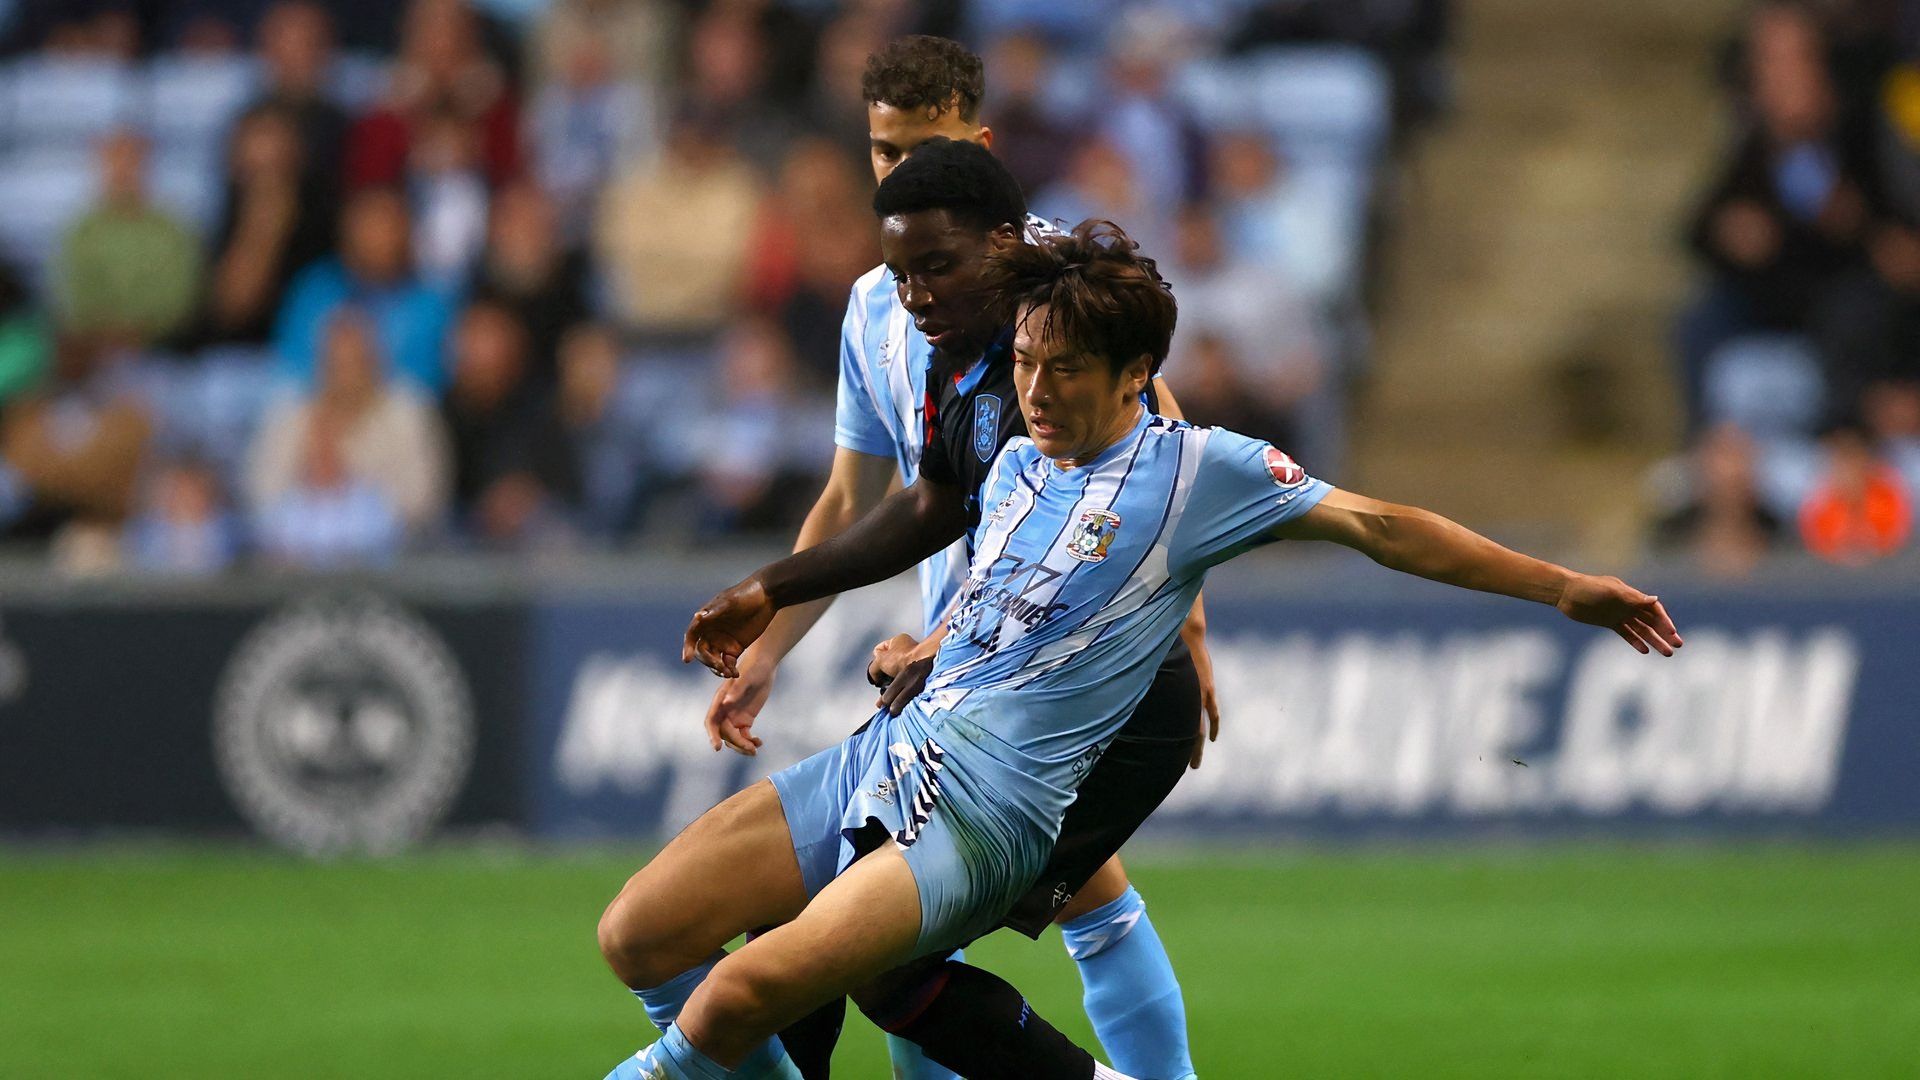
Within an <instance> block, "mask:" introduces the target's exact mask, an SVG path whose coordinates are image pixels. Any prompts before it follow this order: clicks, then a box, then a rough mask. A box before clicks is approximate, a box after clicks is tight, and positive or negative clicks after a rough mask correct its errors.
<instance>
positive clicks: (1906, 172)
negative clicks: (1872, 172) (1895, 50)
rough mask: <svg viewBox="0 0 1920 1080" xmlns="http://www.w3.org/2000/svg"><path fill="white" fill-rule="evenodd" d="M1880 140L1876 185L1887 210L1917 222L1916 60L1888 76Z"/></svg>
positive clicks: (1919, 108)
mask: <svg viewBox="0 0 1920 1080" xmlns="http://www.w3.org/2000/svg"><path fill="white" fill-rule="evenodd" d="M1883 101H1884V105H1885V114H1884V118H1883V119H1882V122H1881V123H1882V127H1881V131H1880V132H1879V136H1880V145H1879V149H1880V160H1881V174H1880V182H1881V184H1882V186H1883V187H1884V189H1885V192H1886V197H1887V200H1888V202H1889V203H1890V204H1891V207H1890V208H1891V210H1892V211H1893V213H1894V214H1895V215H1897V216H1898V217H1899V218H1901V219H1902V220H1905V221H1909V222H1915V221H1920V57H1915V58H1913V59H1910V60H1906V61H1903V62H1902V63H1901V64H1900V65H1899V66H1898V67H1895V68H1894V69H1893V70H1892V71H1891V72H1889V73H1888V75H1887V79H1886V85H1885V90H1884V91H1883Z"/></svg>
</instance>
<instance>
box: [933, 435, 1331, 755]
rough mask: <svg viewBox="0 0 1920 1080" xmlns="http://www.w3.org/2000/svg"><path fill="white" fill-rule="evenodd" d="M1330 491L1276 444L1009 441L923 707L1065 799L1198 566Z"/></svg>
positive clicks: (1235, 550) (1122, 710)
mask: <svg viewBox="0 0 1920 1080" xmlns="http://www.w3.org/2000/svg"><path fill="white" fill-rule="evenodd" d="M1330 490H1332V489H1331V488H1330V487H1328V486H1327V485H1326V484H1324V483H1322V482H1321V481H1319V480H1315V479H1313V478H1312V477H1309V476H1308V475H1307V474H1306V473H1305V471H1303V470H1302V469H1301V468H1300V467H1299V466H1298V465H1296V464H1294V462H1293V460H1292V459H1291V458H1289V457H1287V456H1286V455H1285V454H1283V453H1281V452H1280V451H1278V450H1276V449H1274V448H1273V447H1272V446H1270V445H1268V444H1266V443H1264V442H1261V441H1259V440H1257V439H1250V438H1247V437H1246V436H1244V435H1238V434H1235V433H1234V432H1231V431H1224V430H1221V429H1219V428H1196V427H1193V426H1191V425H1189V424H1185V423H1181V422H1179V421H1173V420H1167V419H1165V418H1163V417H1159V416H1151V415H1147V414H1145V413H1144V411H1143V413H1142V416H1141V418H1140V420H1139V421H1138V423H1137V424H1136V425H1135V427H1134V429H1133V431H1132V433H1131V434H1130V435H1129V436H1128V437H1126V438H1123V439H1121V440H1120V441H1119V442H1118V443H1116V444H1115V445H1113V446H1111V447H1108V448H1107V449H1106V450H1104V451H1102V452H1101V453H1100V455H1099V456H1098V457H1096V458H1094V459H1093V460H1091V461H1089V462H1087V463H1086V464H1084V465H1082V466H1080V467H1078V468H1073V469H1062V468H1060V467H1059V466H1057V465H1055V464H1054V463H1053V461H1052V460H1051V459H1049V458H1047V457H1045V456H1044V455H1042V454H1041V453H1040V452H1039V450H1038V449H1036V448H1035V447H1034V444H1033V441H1032V440H1031V439H1027V438H1017V439H1014V440H1012V441H1010V442H1008V444H1007V446H1006V448H1005V449H1004V450H1002V451H1001V453H1000V457H999V459H998V461H996V462H995V464H994V468H993V471H992V473H991V474H989V476H988V478H987V482H986V484H985V486H984V488H983V490H982V493H981V506H982V507H990V508H991V509H990V510H988V511H987V513H986V515H985V517H983V518H982V520H981V523H980V525H979V527H978V529H977V530H976V535H975V537H974V551H975V555H974V559H973V565H972V570H971V573H970V575H969V577H968V579H967V584H966V588H965V590H964V591H963V592H962V594H961V597H960V601H959V605H958V607H956V609H955V610H954V612H953V613H952V615H951V616H950V618H949V620H948V634H947V638H946V641H945V642H944V643H943V644H942V645H941V648H940V652H939V655H938V656H937V657H936V658H935V660H934V669H933V674H932V676H931V677H930V679H929V680H928V683H927V690H926V692H925V694H924V695H923V700H924V701H925V703H926V704H927V705H928V706H930V707H931V708H932V709H933V710H936V711H950V712H953V713H957V714H959V715H961V716H965V717H967V718H969V719H971V720H972V721H973V722H974V723H976V724H978V725H979V726H980V727H981V728H983V729H985V730H986V731H988V732H990V733H992V734H993V736H994V737H995V738H996V739H997V740H998V741H999V742H1000V743H1002V744H1004V745H1005V747H1006V748H1007V749H1008V750H1009V751H1010V752H1011V753H1013V754H1015V755H1017V758H1015V759H1013V760H1015V761H1016V763H1018V764H1020V765H1021V766H1022V767H1023V768H1027V769H1030V770H1031V771H1032V772H1033V775H1034V776H1035V777H1036V778H1037V779H1042V780H1047V781H1049V782H1051V783H1053V784H1055V785H1057V786H1060V787H1064V788H1068V789H1072V788H1074V787H1077V786H1078V783H1079V780H1080V778H1081V777H1082V776H1083V775H1084V774H1085V770H1086V769H1087V768H1088V767H1089V766H1090V765H1091V764H1092V763H1093V761H1094V760H1095V759H1097V758H1098V756H1099V753H1100V751H1101V749H1103V748H1104V747H1105V745H1106V744H1107V742H1108V741H1109V740H1111V739H1112V737H1113V736H1114V734H1115V733H1116V732H1118V731H1119V729H1120V726H1121V725H1122V724H1123V723H1124V722H1125V720H1126V718H1127V717H1128V716H1129V715H1130V714H1131V713H1132V712H1133V708H1134V706H1135V705H1137V704H1139V701H1140V698H1141V697H1142V696H1143V695H1144V694H1145V693H1146V691H1147V686H1148V684H1149V683H1151V682H1152V680H1153V676H1154V672H1155V670H1156V669H1157V667H1158V665H1159V664H1160V661H1161V659H1162V658H1163V657H1165V656H1166V653H1167V650H1168V649H1169V648H1170V647H1171V646H1172V644H1173V641H1174V638H1175V637H1176V636H1177V635H1178V634H1179V630H1180V626H1181V623H1182V622H1183V621H1184V620H1185V618H1186V615H1187V612H1188V611H1189V610H1190V609H1191V608H1192V607H1193V600H1194V597H1195V595H1196V594H1198V593H1199V591H1200V584H1201V581H1202V579H1204V577H1205V576H1206V571H1207V570H1208V568H1210V567H1212V566H1214V565H1216V564H1218V563H1221V562H1224V561H1225V560H1227V559H1229V558H1232V557H1233V556H1235V555H1237V554H1239V553H1241V552H1243V551H1246V550H1248V549H1250V548H1253V547H1256V546H1258V545H1260V544H1262V543H1265V542H1267V539H1268V533H1269V531H1270V530H1272V529H1273V528H1274V527H1275V526H1277V525H1280V524H1282V523H1284V522H1286V521H1290V520H1292V519H1293V518H1295V517H1298V516H1300V515H1301V514H1304V513H1306V512H1307V511H1308V510H1310V509H1312V508H1313V507H1314V506H1316V505H1318V504H1319V502H1320V500H1321V499H1323V498H1325V497H1326V494H1327V492H1328V491H1330Z"/></svg>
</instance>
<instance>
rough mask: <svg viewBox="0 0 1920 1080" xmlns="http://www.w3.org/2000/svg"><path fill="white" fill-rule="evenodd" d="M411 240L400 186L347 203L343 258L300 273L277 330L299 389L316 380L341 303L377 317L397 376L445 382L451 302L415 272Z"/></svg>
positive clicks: (434, 388)
mask: <svg viewBox="0 0 1920 1080" xmlns="http://www.w3.org/2000/svg"><path fill="white" fill-rule="evenodd" d="M411 237H412V226H411V223H410V221H409V219H408V215H407V203H406V200H405V199H404V198H403V197H402V196H401V195H400V193H399V192H398V191H396V190H394V189H392V188H369V189H366V190H364V191H361V192H359V193H357V194H355V195H354V196H353V197H352V198H351V199H349V200H348V201H347V205H346V208H345V209H344V210H343V211H342V212H341V222H340V254H339V256H338V257H336V258H329V259H325V260H322V261H321V262H318V263H315V264H313V265H312V266H309V267H307V268H306V269H305V270H302V271H300V273H299V275H298V276H296V277H295V278H294V280H293V285H292V287H291V288H289V289H288V290H287V298H286V302H285V304H284V305H282V307H281V310H280V316H279V320H278V322H277V323H276V324H275V327H274V348H275V350H276V351H277V353H278V354H279V362H280V368H281V371H282V373H283V374H284V375H285V376H286V377H287V378H288V379H290V380H291V381H293V382H295V383H296V384H298V385H300V386H308V385H310V384H311V383H312V382H313V375H314V368H315V364H316V361H317V357H318V354H319V349H320V342H321V338H322V336H323V335H324V334H325V332H326V327H327V322H328V320H329V319H330V318H331V317H332V315H333V312H334V310H335V309H336V308H338V307H340V306H341V305H343V304H353V305H354V306H356V307H359V308H360V309H361V310H363V311H365V312H366V313H367V317H368V318H369V319H371V320H372V322H373V325H374V327H375V329H376V330H377V331H378V334H379V338H380V350H381V352H382V353H384V354H385V355H386V357H387V358H388V360H389V361H390V362H391V364H392V365H393V366H392V371H393V375H394V377H395V378H397V379H402V380H406V381H410V382H411V383H412V384H413V385H414V386H415V387H417V388H420V389H422V390H425V391H426V392H428V393H429V394H437V393H438V392H439V390H440V388H441V387H442V386H445V385H446V381H447V379H446V366H445V363H444V361H443V358H442V348H441V339H442V338H443V336H444V335H445V333H446V327H447V322H448V320H449V319H450V318H451V317H452V310H451V301H450V300H449V298H448V297H447V296H446V294H445V293H443V292H442V291H440V290H438V289H434V288H432V287H430V286H427V285H425V284H422V283H421V282H420V280H419V279H418V278H417V277H415V276H414V273H413V258H412V252H411V250H410V247H411Z"/></svg>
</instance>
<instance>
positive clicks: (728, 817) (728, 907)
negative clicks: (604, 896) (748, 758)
mask: <svg viewBox="0 0 1920 1080" xmlns="http://www.w3.org/2000/svg"><path fill="white" fill-rule="evenodd" d="M806 902H807V895H806V890H805V888H804V887H803V886H802V884H801V880H800V864H799V862H798V861H797V860H796V859H795V857H794V853H793V840H792V837H791V836H790V835H789V833H788V831H787V820H786V815H785V814H784V813H783V811H782V810H781V806H780V798H779V796H778V795H776V794H775V793H774V789H773V785H772V784H770V783H768V782H767V781H765V780H762V781H760V782H759V783H757V784H754V785H753V786H751V787H749V788H747V789H746V790H745V791H742V792H739V793H738V794H736V795H734V796H732V797H731V798H729V799H727V800H726V801H725V802H722V803H721V804H720V805H719V806H716V807H714V808H713V809H711V810H709V811H707V812H706V813H705V814H702V815H701V816H700V818H699V820H697V821H695V822H694V823H693V824H691V825H689V826H687V827H686V829H685V830H683V831H682V832H681V833H680V835H678V836H676V837H674V838H673V840H672V842H670V843H669V844H667V846H666V847H665V848H663V849H661V851H660V854H658V855H656V856H654V857H653V859H651V860H650V861H649V862H648V863H647V865H646V866H644V867H641V869H640V871H639V872H638V873H636V874H634V875H633V876H632V877H631V878H629V879H627V883H626V886H625V887H624V888H622V889H621V890H620V895H619V896H617V897H615V898H614V900H613V902H612V903H611V904H609V905H608V906H607V911H606V914H605V915H604V916H602V918H601V934H600V936H601V944H602V947H603V949H608V950H609V957H610V958H611V957H612V956H613V955H614V954H615V953H620V952H624V953H630V954H651V955H659V954H662V953H670V954H672V955H673V956H685V957H686V958H687V959H688V960H689V961H690V962H698V961H699V960H701V959H704V958H705V957H706V956H708V955H709V954H711V953H712V952H713V950H715V949H718V948H720V947H721V946H723V945H725V944H726V943H727V942H728V941H731V940H732V939H733V938H734V937H736V936H738V935H739V934H742V933H745V932H746V931H748V930H751V929H754V928H756V927H760V926H765V925H768V924H770V923H779V922H785V921H786V920H787V919H790V918H792V917H793V916H794V915H796V914H798V913H799V912H800V910H801V909H802V908H803V907H805V906H806ZM662 959H663V960H664V959H665V957H662Z"/></svg>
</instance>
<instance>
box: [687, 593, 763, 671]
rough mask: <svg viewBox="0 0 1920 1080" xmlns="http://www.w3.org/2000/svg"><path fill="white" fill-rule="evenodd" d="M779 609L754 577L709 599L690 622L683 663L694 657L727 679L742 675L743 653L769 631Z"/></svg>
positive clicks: (690, 660) (692, 659)
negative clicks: (741, 656) (775, 612)
mask: <svg viewBox="0 0 1920 1080" xmlns="http://www.w3.org/2000/svg"><path fill="white" fill-rule="evenodd" d="M774 611H775V608H774V606H773V601H772V600H770V599H768V598H767V590H766V589H765V588H763V587H762V586H761V584H760V579H759V578H758V577H750V578H748V579H746V580H745V581H742V582H741V583H740V584H738V585H735V586H734V587H733V588H731V589H728V590H727V591H726V592H723V593H721V594H720V595H718V596H716V597H714V598H713V599H711V600H709V601H707V606H705V607H703V608H701V609H700V610H699V611H697V612H695V613H694V616H693V621H692V622H691V623H688V624H687V636H686V639H685V641H683V642H682V643H681V646H680V662H681V663H683V664H684V663H690V662H692V661H694V660H698V661H700V662H701V663H702V664H705V665H706V666H707V668H708V670H710V671H712V672H713V673H714V674H715V675H718V676H720V677H721V678H723V679H737V678H739V677H740V670H739V667H738V664H739V662H740V654H741V653H743V652H746V651H747V646H749V645H751V644H753V643H754V642H755V641H756V640H758V639H759V637H760V635H761V634H764V633H766V630H767V624H768V623H770V622H772V621H773V615H774Z"/></svg>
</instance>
